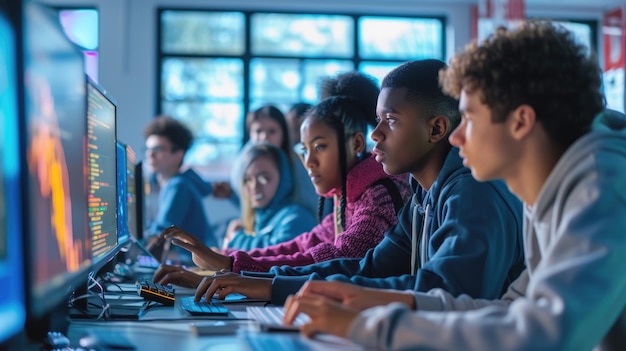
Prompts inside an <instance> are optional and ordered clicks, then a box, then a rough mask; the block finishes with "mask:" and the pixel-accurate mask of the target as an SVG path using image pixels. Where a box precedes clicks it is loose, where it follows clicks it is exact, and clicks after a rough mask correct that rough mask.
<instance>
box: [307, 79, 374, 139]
mask: <svg viewBox="0 0 626 351" xmlns="http://www.w3.org/2000/svg"><path fill="white" fill-rule="evenodd" d="M319 92H320V101H322V100H324V99H327V98H329V97H331V96H350V97H352V98H353V99H354V100H355V101H356V103H357V104H359V105H361V108H362V109H363V111H365V112H366V115H365V117H366V122H367V124H368V125H370V126H372V127H376V102H377V100H378V94H379V93H380V88H379V87H378V83H377V81H376V79H375V78H373V77H371V76H369V75H367V74H364V73H362V72H358V71H350V72H345V73H340V74H337V75H336V76H332V77H325V78H322V79H321V80H320V83H319Z"/></svg>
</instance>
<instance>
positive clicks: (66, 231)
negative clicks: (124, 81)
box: [27, 79, 85, 272]
mask: <svg viewBox="0 0 626 351" xmlns="http://www.w3.org/2000/svg"><path fill="white" fill-rule="evenodd" d="M29 83H31V84H33V86H32V87H31V88H32V89H31V91H33V92H34V94H36V95H35V96H32V97H31V98H32V99H33V100H34V102H35V104H36V105H37V106H39V111H33V112H32V113H33V114H37V115H35V116H34V117H32V118H31V121H32V123H31V125H30V126H29V128H30V133H31V136H32V137H31V140H30V143H29V145H28V154H27V157H28V169H29V172H30V174H31V176H33V177H35V178H36V179H37V184H38V186H39V189H38V194H37V195H38V196H40V197H41V199H42V200H44V204H45V205H47V206H45V207H43V210H42V211H43V212H44V213H40V214H46V212H48V211H49V212H50V213H49V214H50V218H49V221H50V222H49V224H50V232H51V234H52V235H53V236H54V239H56V244H57V249H58V255H59V257H60V258H61V260H62V261H64V262H65V269H66V270H68V271H70V272H73V271H76V270H78V268H79V266H80V264H81V263H82V262H83V260H84V259H85V257H83V252H84V251H85V249H84V247H85V243H84V242H83V241H82V240H75V239H76V238H74V232H73V228H72V207H71V206H72V203H71V198H70V179H69V172H68V167H67V163H66V157H65V151H64V150H63V146H62V144H61V130H60V128H59V121H58V118H57V116H56V113H55V109H54V100H53V97H52V95H51V92H50V86H49V85H48V83H47V82H46V81H44V80H35V79H32V80H30V81H29ZM45 200H47V201H48V203H45ZM48 206H49V209H48ZM38 212H39V211H38ZM35 220H36V221H45V216H44V218H35ZM34 225H35V226H36V225H37V224H34ZM40 225H45V223H43V222H42V223H40ZM37 232H38V233H39V232H40V231H39V230H38V231H37ZM41 239H43V240H41ZM46 240H49V238H46V239H44V238H37V240H36V245H41V244H42V241H46ZM42 268H43V267H42Z"/></svg>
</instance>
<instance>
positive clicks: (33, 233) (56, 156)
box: [23, 2, 91, 328]
mask: <svg viewBox="0 0 626 351" xmlns="http://www.w3.org/2000/svg"><path fill="white" fill-rule="evenodd" d="M23 20H24V24H23V29H24V40H23V53H24V88H25V89H24V90H25V91H24V103H25V108H24V114H25V118H24V123H25V126H24V128H25V132H26V138H25V145H24V146H25V152H26V162H27V175H26V176H25V178H26V179H25V182H26V183H25V184H26V187H27V189H26V192H27V196H26V199H27V202H28V205H27V207H26V210H27V213H25V214H24V215H25V216H26V220H25V221H24V226H25V227H26V228H25V232H26V237H25V238H26V239H25V240H26V241H27V245H28V248H29V249H28V255H27V256H28V257H27V259H26V260H25V262H26V265H27V266H26V269H27V272H28V276H29V284H28V287H29V296H30V299H29V302H28V314H29V318H30V319H31V320H32V318H37V317H44V315H46V314H49V313H51V311H52V310H54V309H57V308H59V306H60V305H61V304H63V302H64V301H67V298H68V296H69V295H70V293H71V292H72V291H73V290H74V289H75V288H76V286H75V284H79V283H83V284H86V280H87V279H86V274H85V272H86V271H87V270H88V268H89V267H90V265H91V250H90V249H91V242H90V236H89V230H88V227H87V182H86V179H87V163H86V161H87V152H86V151H87V150H86V143H87V140H86V131H87V125H86V118H85V115H86V94H85V87H86V84H85V74H84V72H83V67H84V65H83V55H82V53H81V51H80V50H78V49H77V48H76V47H75V46H74V45H73V44H72V43H71V42H69V41H68V40H67V39H66V38H65V36H64V35H63V32H62V30H61V28H60V25H59V23H58V21H56V17H55V16H54V14H53V13H51V12H50V11H49V10H48V9H47V8H44V7H42V6H40V5H37V4H35V3H32V2H28V3H26V4H25V5H24V16H23ZM38 324H39V323H33V325H32V327H33V328H35V327H37V325H38Z"/></svg>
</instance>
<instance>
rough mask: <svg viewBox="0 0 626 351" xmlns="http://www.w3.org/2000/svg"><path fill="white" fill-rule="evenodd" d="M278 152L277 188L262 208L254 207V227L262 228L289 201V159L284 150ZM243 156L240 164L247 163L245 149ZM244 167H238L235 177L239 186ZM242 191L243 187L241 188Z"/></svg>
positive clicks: (291, 182) (290, 188)
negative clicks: (278, 178)
mask: <svg viewBox="0 0 626 351" xmlns="http://www.w3.org/2000/svg"><path fill="white" fill-rule="evenodd" d="M253 146H254V145H253V144H250V145H248V146H247V147H248V148H250V147H253ZM279 154H280V162H279V165H278V173H279V177H280V180H279V182H278V188H277V189H276V193H275V194H274V197H272V200H271V201H270V202H269V203H268V204H267V206H265V207H264V208H258V209H256V220H255V227H257V228H263V227H264V226H265V225H266V224H267V221H269V220H270V219H271V218H272V217H273V216H274V214H275V213H276V212H277V211H278V210H280V209H281V208H283V207H284V206H287V205H289V204H290V203H291V194H292V192H293V187H294V186H293V184H294V183H293V174H292V173H291V164H290V163H289V160H287V156H285V153H284V152H282V151H281V152H279ZM242 155H243V158H242V159H241V165H248V164H250V161H249V160H247V159H246V150H244V151H243V153H242ZM245 172H246V169H245V168H244V167H240V168H239V174H238V177H237V179H238V180H239V181H238V183H237V184H239V186H241V179H242V178H243V175H244V173H245ZM241 191H243V189H241Z"/></svg>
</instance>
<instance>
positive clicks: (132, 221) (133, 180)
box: [126, 145, 143, 240]
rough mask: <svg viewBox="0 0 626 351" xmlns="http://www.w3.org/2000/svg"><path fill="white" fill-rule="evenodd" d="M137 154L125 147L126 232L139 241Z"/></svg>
mask: <svg viewBox="0 0 626 351" xmlns="http://www.w3.org/2000/svg"><path fill="white" fill-rule="evenodd" d="M136 168H137V154H136V153H135V150H133V148H132V147H131V146H130V145H126V200H127V201H126V204H127V207H128V211H127V212H126V213H127V215H128V231H129V233H130V235H132V236H134V237H135V239H137V240H139V239H141V236H142V230H143V229H142V226H141V221H140V220H139V215H140V210H139V208H138V207H139V206H140V204H139V200H138V193H137V190H138V189H141V183H140V182H141V179H140V177H137V174H136Z"/></svg>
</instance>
